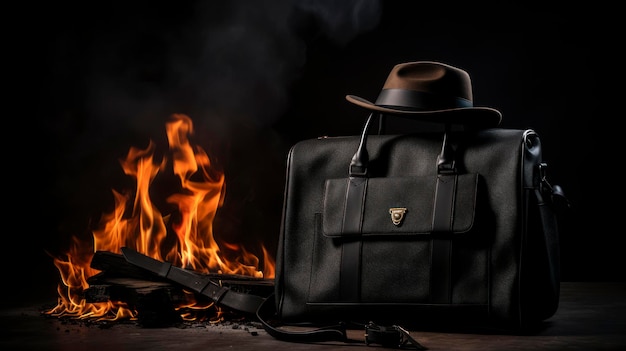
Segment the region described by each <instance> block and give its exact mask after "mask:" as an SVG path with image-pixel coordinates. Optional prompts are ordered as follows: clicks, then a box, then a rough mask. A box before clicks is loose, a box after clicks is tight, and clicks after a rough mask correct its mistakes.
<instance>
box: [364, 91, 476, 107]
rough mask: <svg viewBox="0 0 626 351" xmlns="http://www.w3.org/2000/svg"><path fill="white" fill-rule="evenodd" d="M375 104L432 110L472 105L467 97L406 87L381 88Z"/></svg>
mask: <svg viewBox="0 0 626 351" xmlns="http://www.w3.org/2000/svg"><path fill="white" fill-rule="evenodd" d="M376 105H377V106H384V107H389V108H395V109H399V110H418V111H434V110H444V109H451V108H463V107H473V106H474V104H473V103H472V102H471V101H470V100H467V99H464V98H460V97H456V96H442V95H436V94H431V93H425V92H422V91H415V90H406V89H383V90H382V91H381V92H380V95H378V99H376Z"/></svg>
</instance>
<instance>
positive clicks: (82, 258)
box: [45, 114, 275, 320]
mask: <svg viewBox="0 0 626 351" xmlns="http://www.w3.org/2000/svg"><path fill="white" fill-rule="evenodd" d="M166 133H167V138H168V142H169V149H170V155H171V165H172V169H173V173H174V175H176V176H177V177H178V179H179V181H180V189H178V190H179V191H178V192H176V193H174V194H172V195H170V196H169V197H168V198H167V200H166V201H167V203H168V204H171V205H172V206H174V207H176V209H177V211H176V219H175V220H174V219H172V217H173V216H172V215H171V214H169V215H166V216H163V215H162V214H161V212H160V211H159V209H158V208H157V206H155V204H154V203H153V202H152V200H151V197H150V185H151V184H152V182H153V180H154V179H155V178H156V176H157V175H158V174H159V173H160V172H164V171H165V170H166V169H167V166H168V165H169V164H170V162H169V160H168V159H167V157H163V160H162V161H161V162H160V163H159V164H156V163H155V160H154V153H155V150H156V145H155V144H154V143H153V142H152V141H150V143H149V145H148V147H147V148H146V149H138V148H135V147H131V148H130V150H129V151H128V154H127V156H126V158H125V159H122V160H120V163H121V166H122V168H123V170H124V172H125V174H126V175H128V176H131V177H133V178H134V179H135V180H136V190H135V193H134V196H133V195H131V194H129V193H120V192H118V191H115V190H113V197H114V209H113V211H112V212H110V213H106V214H103V215H102V218H101V220H100V226H99V229H96V230H94V231H93V233H92V234H93V239H94V241H93V244H91V243H89V244H88V245H86V244H85V243H81V242H80V241H79V240H78V239H76V238H72V239H73V241H72V247H71V248H70V249H69V253H67V255H66V256H67V258H66V260H63V259H60V258H54V264H55V266H56V267H57V269H58V270H59V272H60V274H61V278H62V279H61V280H62V284H61V283H59V287H58V292H59V298H58V304H57V306H56V307H54V308H52V309H50V310H49V311H46V312H45V313H47V314H50V315H55V316H70V317H77V318H96V319H99V320H102V319H105V320H116V319H135V318H136V317H137V315H136V314H137V313H136V312H135V311H132V310H130V309H129V308H128V306H127V305H126V304H125V303H123V302H114V301H108V302H97V303H88V302H86V301H85V299H84V298H82V292H84V291H85V289H87V288H88V287H89V284H88V283H87V279H88V278H89V277H92V276H94V275H95V274H97V273H99V271H98V270H96V269H93V268H91V267H90V262H91V259H92V258H93V255H94V252H96V251H109V252H113V253H120V252H121V250H120V249H121V247H124V246H126V247H131V248H134V249H135V250H137V251H139V252H141V253H143V254H144V255H147V256H150V257H152V258H155V259H158V260H161V261H168V262H170V263H172V264H174V265H177V266H180V267H185V268H189V269H193V270H195V271H198V272H202V273H220V274H240V275H247V276H252V277H257V278H270V279H271V278H274V268H275V263H274V261H273V259H272V257H271V256H270V255H269V254H268V252H267V250H266V249H265V248H264V247H263V248H262V249H263V262H264V266H263V268H262V270H260V269H259V267H258V266H259V263H260V260H259V258H258V257H256V256H255V255H254V254H252V253H250V252H248V251H247V250H246V249H245V248H242V247H240V246H239V245H234V244H229V243H222V245H223V246H224V247H226V248H228V250H229V252H230V251H233V252H238V254H237V255H236V256H235V257H234V258H230V259H228V258H226V257H225V255H222V254H221V250H220V245H218V243H217V242H216V241H215V239H214V237H213V220H214V219H215V216H216V214H217V211H218V209H219V208H220V207H221V206H222V205H223V202H224V194H225V188H226V182H225V177H224V174H223V173H221V172H219V171H217V170H215V169H214V168H212V167H211V160H210V158H209V156H208V155H207V153H206V152H205V151H204V150H203V149H202V148H201V147H199V146H194V145H192V144H191V143H190V141H189V138H188V137H189V136H190V135H192V134H193V123H192V121H191V119H190V118H189V117H188V116H186V115H183V114H174V115H172V116H171V120H170V121H168V122H167V123H166ZM131 200H133V203H132V207H130V201H131ZM129 212H130V215H129ZM170 222H171V223H170ZM168 225H169V226H170V228H171V231H173V232H174V234H175V237H176V240H166V238H167V237H168ZM168 245H169V246H168ZM231 256H232V255H231ZM190 300H191V301H192V302H191V303H189V304H188V306H194V301H193V300H194V299H193V297H190ZM195 307H197V308H198V306H195ZM207 307H209V306H200V307H199V308H207ZM187 317H188V316H183V318H187Z"/></svg>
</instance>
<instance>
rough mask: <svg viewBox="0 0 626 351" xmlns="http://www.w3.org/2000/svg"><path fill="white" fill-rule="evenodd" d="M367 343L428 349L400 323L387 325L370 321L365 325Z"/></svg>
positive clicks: (400, 347)
mask: <svg viewBox="0 0 626 351" xmlns="http://www.w3.org/2000/svg"><path fill="white" fill-rule="evenodd" d="M364 336H365V345H367V346H370V344H378V345H381V346H384V347H393V348H398V349H404V348H407V346H412V349H414V350H427V348H426V347H424V346H423V345H422V344H420V343H419V342H417V340H415V339H413V338H412V337H411V336H410V335H409V332H408V331H406V330H405V329H404V328H402V327H400V326H398V325H392V326H391V327H385V326H382V325H377V324H375V323H374V322H369V323H367V324H366V325H365V335H364Z"/></svg>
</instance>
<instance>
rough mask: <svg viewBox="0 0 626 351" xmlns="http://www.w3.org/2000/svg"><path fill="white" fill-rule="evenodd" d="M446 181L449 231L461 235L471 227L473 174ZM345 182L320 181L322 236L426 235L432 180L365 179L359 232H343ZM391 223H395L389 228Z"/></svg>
mask: <svg viewBox="0 0 626 351" xmlns="http://www.w3.org/2000/svg"><path fill="white" fill-rule="evenodd" d="M445 177H451V179H450V180H451V181H454V182H455V185H454V196H453V204H452V209H451V216H452V218H451V221H452V223H451V229H452V230H451V232H452V233H455V234H456V233H465V232H467V231H469V230H470V229H471V228H472V226H473V224H474V217H475V212H476V199H477V191H478V179H479V176H478V174H460V175H454V176H445ZM349 184H350V179H349V178H342V179H328V180H326V182H325V189H324V203H323V214H322V215H323V217H322V223H323V224H322V229H323V234H324V235H325V236H328V237H345V236H355V235H363V236H375V235H384V236H388V235H416V234H431V233H432V230H433V214H434V209H435V193H436V188H437V176H436V175H434V176H415V177H389V178H367V179H365V180H364V185H363V186H364V187H365V189H364V190H363V196H362V201H361V211H360V212H361V213H360V216H361V219H360V226H361V228H360V231H358V230H353V229H344V227H345V226H344V217H345V213H346V198H347V194H348V186H349ZM394 222H396V223H395V224H394Z"/></svg>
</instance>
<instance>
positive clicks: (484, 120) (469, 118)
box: [346, 95, 502, 127]
mask: <svg viewBox="0 0 626 351" xmlns="http://www.w3.org/2000/svg"><path fill="white" fill-rule="evenodd" d="M346 100H348V101H350V102H351V103H353V104H355V105H358V106H361V107H363V108H366V109H368V110H372V111H378V112H383V113H388V114H393V115H398V116H404V117H415V118H417V119H419V120H423V121H429V122H438V123H454V124H464V125H478V126H482V127H496V126H498V125H499V124H500V121H502V114H501V113H500V111H498V110H496V109H493V108H490V107H460V108H451V109H445V110H435V111H415V110H400V109H394V108H390V107H386V106H379V105H376V104H374V103H372V102H370V101H368V100H366V99H363V98H361V97H358V96H355V95H346Z"/></svg>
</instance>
